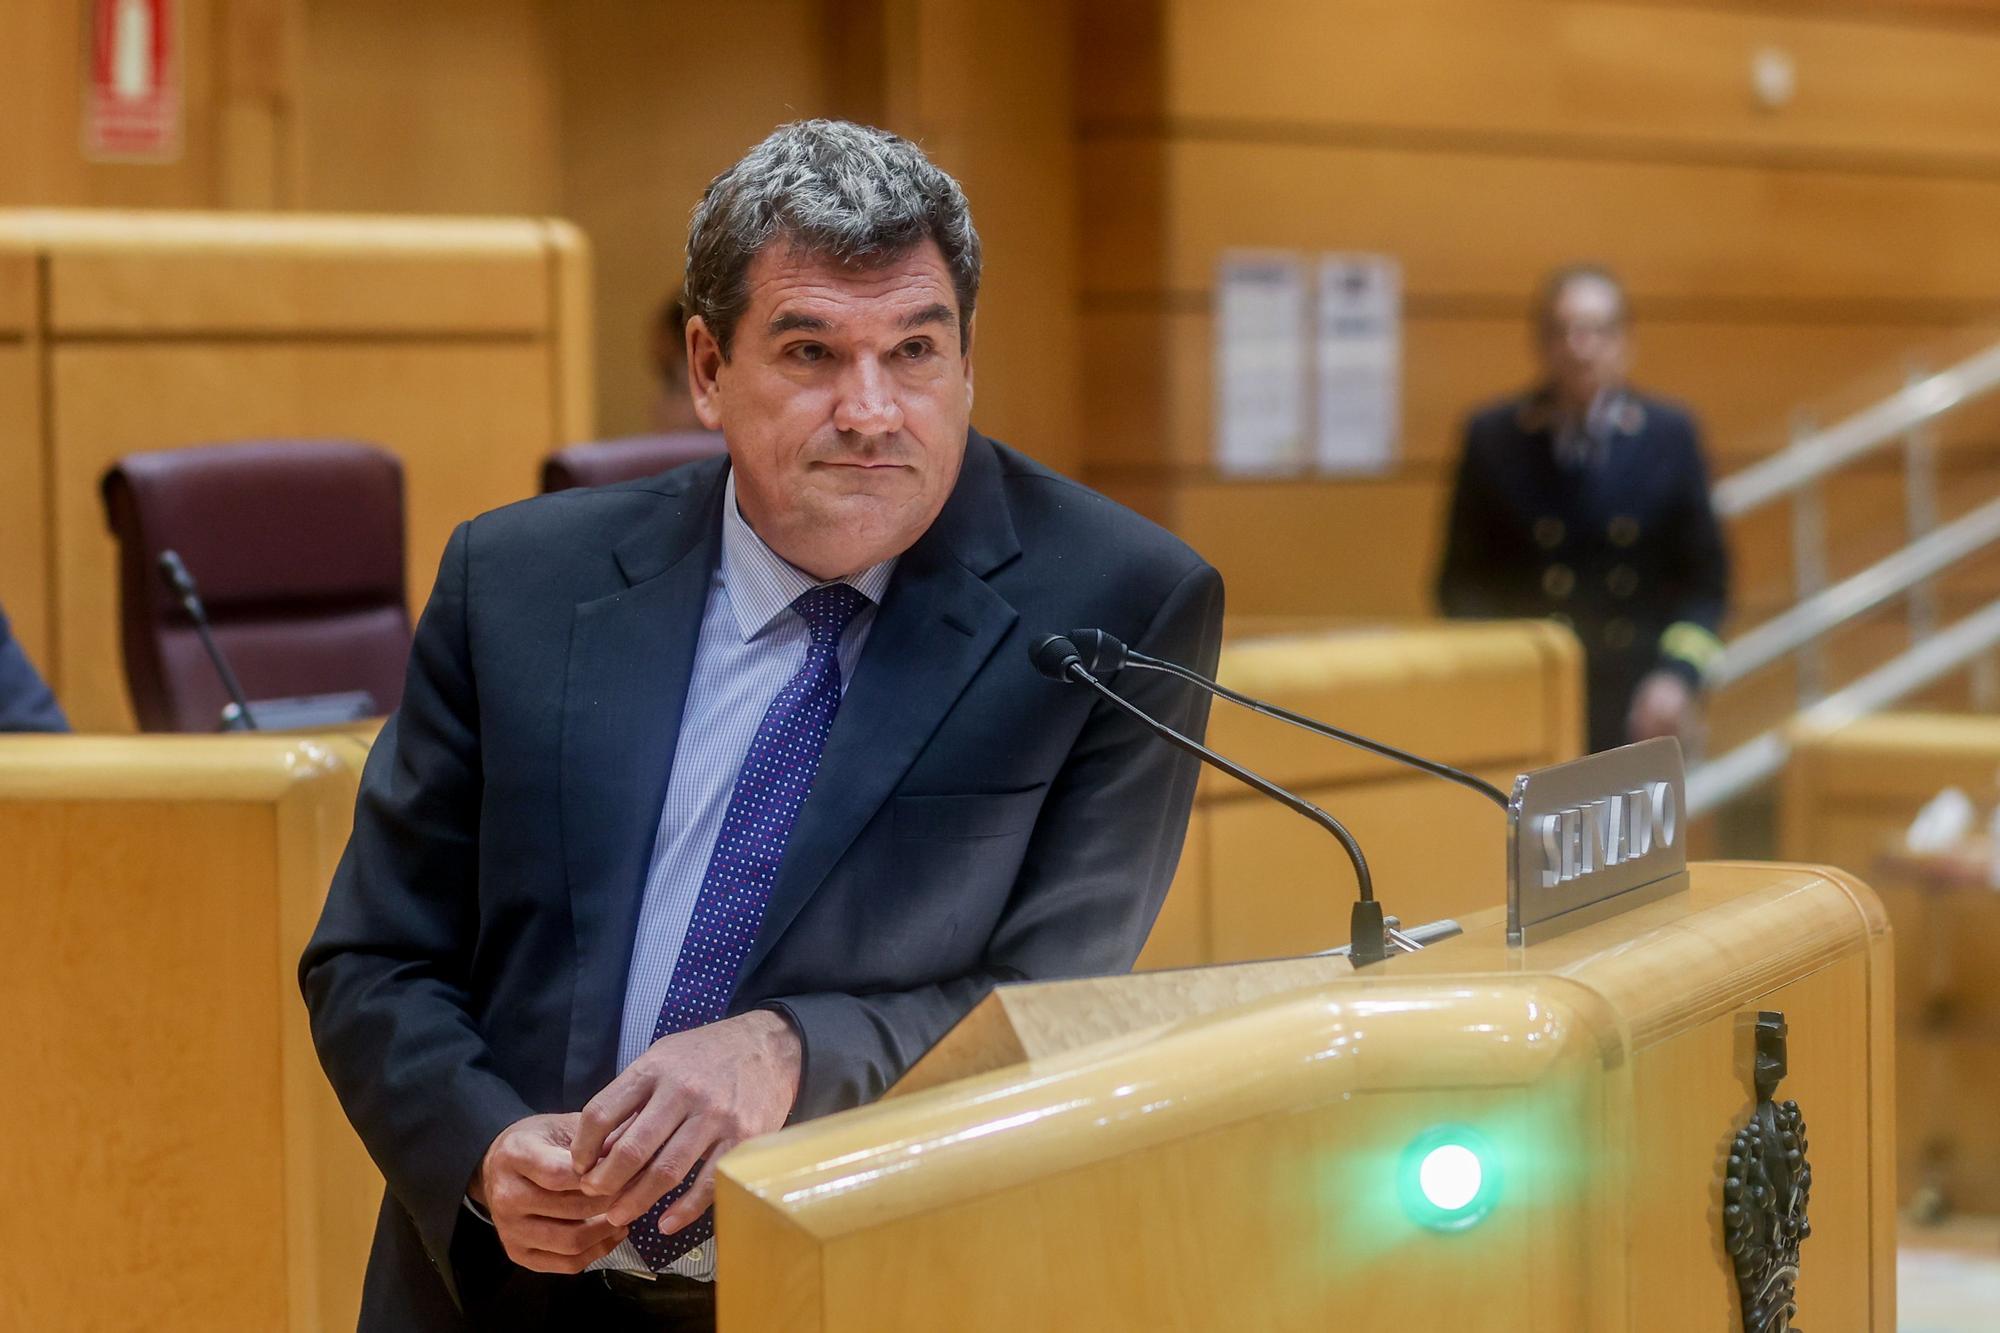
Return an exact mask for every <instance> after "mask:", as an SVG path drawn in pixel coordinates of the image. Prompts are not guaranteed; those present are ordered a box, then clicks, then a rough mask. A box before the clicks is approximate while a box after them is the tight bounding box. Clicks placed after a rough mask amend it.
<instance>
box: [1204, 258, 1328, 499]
mask: <svg viewBox="0 0 2000 1333" xmlns="http://www.w3.org/2000/svg"><path fill="white" fill-rule="evenodd" d="M1307 318H1308V309H1307V280H1306V268H1305V264H1304V263H1303V262H1302V261H1301V260H1299V259H1298V258H1296V257H1294V256H1291V255H1271V254H1249V253H1238V254H1225V255H1224V256H1223V257H1222V265H1221V272H1220V275H1219V282H1218V284H1217V293H1216V311H1215V328H1216V339H1215V345H1216V358H1215V359H1216V365H1215V383H1216V393H1215V411H1216V420H1215V465H1216V468H1217V470H1218V471H1220V472H1222V473H1223V474H1224V475H1225V476H1238V477H1241V476H1272V475H1278V474H1283V473H1287V472H1297V471H1299V470H1301V469H1302V468H1303V467H1304V465H1305V462H1306V401H1307V388H1306V382H1307V375H1308V373H1309V369H1310V367H1309V366H1308V363H1307V359H1308V352H1307Z"/></svg>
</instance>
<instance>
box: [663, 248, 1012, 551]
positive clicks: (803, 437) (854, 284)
mask: <svg viewBox="0 0 2000 1333" xmlns="http://www.w3.org/2000/svg"><path fill="white" fill-rule="evenodd" d="M746 286H747V289H748V294H749V301H748V304H747V305H746V307H745V309H744V311H743V316H742V318H741V319H740V320H739V321H738V322H737V325H736V331H735V336H734V343H733V345H732V346H731V348H730V355H729V358H728V359H727V360H724V359H723V357H722V349H721V347H720V346H719V345H718V344H717V343H716V341H715V337H714V335H713V334H712V333H710V332H709V330H708V328H707V326H706V325H705V324H704V322H703V321H702V320H701V319H700V318H695V319H691V320H689V321H688V356H689V360H690V362H691V363H692V366H693V382H694V392H695V409H696V411H697V412H699V413H700V416H701V420H702V423H703V424H704V425H706V426H707V427H708V428H709V429H710V430H720V431H721V432H722V434H723V437H724V439H725V440H727V442H728V444H729V456H730V459H731V460H732V462H733V464H734V466H735V470H736V495H737V503H738V504H739V505H740V506H741V508H742V510H743V516H744V518H745V519H747V520H748V521H749V523H750V526H751V527H752V528H753V529H755V530H756V532H757V535H758V536H760V537H762V538H763V539H764V541H765V543H766V544H767V545H769V546H770V547H771V549H772V550H774V551H776V552H777V553H778V554H779V555H781V556H783V557H784V558H785V559H786V560H789V561H790V562H791V563H792V564H794V565H796V566H798V567H799V568H800V569H802V570H804V571H805V572H807V573H808V574H811V575H813V576H814V577H815V578H822V579H834V578H842V577H845V576H846V575H849V574H854V573H858V572H859V571H861V570H863V569H866V568H868V567H869V566H870V565H874V564H877V563H879V562H881V561H883V560H886V559H888V558H889V557H890V556H893V555H900V554H901V553H902V552H904V551H906V550H908V549H909V547H910V546H911V544H912V543H914V542H915V541H916V540H917V538H918V537H920V536H922V535H923V533H924V531H925V529H927V528H929V527H930V525H931V522H932V520H934V519H935V518H936V517H937V515H938V511H939V510H941V509H942V508H944V502H945V500H946V498H947V497H949V496H950V494H951V490H952V487H953V485H955V484H956V483H957V481H958V469H959V465H960V463H962V462H963V461H964V457H965V431H966V422H967V420H968V418H969V417H970V415H971V412H972V355H971V352H970V350H968V349H969V342H970V340H969V338H968V337H965V336H962V332H963V331H961V330H960V328H959V325H958V298H957V295H956V294H955V292H954V291H953V289H952V284H951V272H950V270H949V269H948V268H947V267H946V266H945V262H944V256H943V254H942V253H940V252H939V250H938V248H937V245H936V243H935V242H933V241H929V240H926V241H925V242H924V243H923V244H922V245H921V246H919V247H918V248H916V249H915V250H912V251H911V252H910V253H909V254H907V255H903V256H901V257H899V258H896V259H894V260H891V261H889V262H888V263H886V264H883V265H881V266H879V267H877V268H871V269H863V270H856V269H850V268H846V267H844V266H842V265H841V264H839V263H837V262H834V261H830V260H825V259H820V258H817V257H815V256H813V255H811V254H806V253H801V252H799V251H798V250H796V249H795V248H794V247H792V246H791V245H789V244H787V243H785V242H784V241H783V240H779V241H776V242H774V243H772V244H771V245H768V246H766V247H765V248H764V249H763V250H762V251H760V252H759V253H758V254H757V257H756V258H755V259H753V260H752V261H751V263H750V268H749V272H748V274H747V275H746Z"/></svg>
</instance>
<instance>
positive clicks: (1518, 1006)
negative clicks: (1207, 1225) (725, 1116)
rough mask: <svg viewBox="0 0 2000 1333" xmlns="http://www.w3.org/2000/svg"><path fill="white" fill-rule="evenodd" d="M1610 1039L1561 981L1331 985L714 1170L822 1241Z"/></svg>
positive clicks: (1041, 1065) (1549, 1065) (812, 1132)
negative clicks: (999, 1191)
mask: <svg viewBox="0 0 2000 1333" xmlns="http://www.w3.org/2000/svg"><path fill="white" fill-rule="evenodd" d="M1447 1009H1448V1010H1449V1011H1450V1021H1441V1020H1440V1011H1441V1010H1447ZM1607 1028H1608V1029H1610V1030H1611V1031H1612V1032H1613V1033H1614V1034H1615V1030H1616V1024H1615V1022H1614V1021H1613V1016H1612V1015H1611V1014H1610V1013H1609V1012H1608V1011H1606V1010H1605V1009H1604V1008H1603V1006H1602V1005H1601V1004H1600V1003H1599V1001H1598V1000H1597V999H1596V997H1594V996H1592V995H1590V994H1589V993H1588V992H1587V990H1585V988H1583V987H1580V986H1577V985H1574V984H1573V983H1569V982H1567V981H1565V980H1563V979H1561V978H1549V977H1539V976H1523V977H1493V976H1476V977H1467V978H1456V979H1446V978H1426V979H1422V980H1419V981H1416V982H1407V983H1399V982H1397V981H1395V980H1393V979H1387V978H1385V979H1383V980H1381V981H1365V982H1358V984H1357V982H1356V981H1350V982H1346V983H1337V984H1334V985H1329V986H1323V987H1319V988H1315V989H1313V990H1309V991H1302V992H1293V993H1290V994H1285V995H1279V996H1274V997H1271V998H1270V999H1267V1000H1263V1001H1258V1002H1256V1003H1253V1004H1250V1005H1246V1006H1243V1007H1241V1008H1236V1009H1231V1010H1227V1011H1224V1012H1222V1013H1219V1014H1214V1015H1209V1016H1204V1017H1201V1018H1196V1019H1192V1020H1189V1021H1187V1022H1185V1023H1181V1024H1176V1025H1174V1026H1172V1027H1170V1028H1167V1029H1165V1030H1162V1031H1160V1032H1158V1033H1156V1034H1152V1035H1147V1034H1140V1035H1139V1036H1137V1037H1127V1038H1118V1039H1114V1040H1112V1041H1110V1042H1106V1043H1100V1044H1098V1045H1093V1046H1088V1047H1084V1048H1082V1049H1080V1050H1076V1051H1072V1052H1068V1053H1066V1054H1063V1055H1060V1056H1055V1057H1052V1058H1049V1059H1044V1060H1031V1061H1028V1062H1027V1063H1025V1064H1023V1065H1017V1066H1015V1067H1013V1068H1011V1069H1004V1070H1000V1071H997V1072H995V1073H992V1074H987V1075H982V1076H980V1077H977V1078H971V1079H965V1080H961V1081H959V1082H956V1083H951V1084H946V1085H944V1086H941V1087H937V1088H933V1089H930V1090H928V1091H925V1092H919V1093H915V1094H913V1095H911V1096H908V1097H904V1098H901V1099H898V1100H896V1101H893V1102H883V1103H877V1104H875V1105H872V1106H866V1107H861V1108H859V1109H857V1110H853V1111H848V1112H844V1113H841V1114H839V1115H834V1116H830V1117H827V1118H826V1119H824V1120H818V1121H813V1122H811V1123H808V1124H804V1125H799V1126H795V1127H794V1128H792V1129H790V1130H787V1131H785V1132H783V1133H781V1134H777V1135H773V1136H770V1137H767V1138H764V1139H760V1140H757V1141H755V1142H752V1143H750V1144H747V1145H745V1146H744V1147H742V1148H739V1149H737V1150H736V1151H735V1152H733V1153H731V1154H730V1155H729V1156H728V1157H726V1158H725V1159H724V1160H723V1161H722V1163H721V1165H720V1168H719V1169H720V1171H721V1173H722V1174H723V1176H724V1177H726V1178H727V1179H728V1180H730V1181H731V1182H733V1183H734V1184H736V1185H737V1186H739V1187H741V1188H742V1189H743V1190H745V1191H746V1192H747V1193H748V1194H750V1195H752V1196H754V1197H756V1198H757V1199H759V1200H761V1201H762V1203H763V1204H764V1205H765V1206H766V1207H769V1208H772V1209H776V1210H779V1211H783V1212H785V1213H787V1214H788V1215H790V1216H791V1217H792V1218H793V1219H794V1220H795V1221H796V1222H797V1223H798V1224H799V1225H800V1226H802V1227H804V1228H805V1229H806V1230H807V1231H809V1232H811V1233H812V1234H814V1235H816V1236H819V1237H822V1238H826V1237H831V1236H835V1235H839V1234H842V1233H846V1232H851V1231H855V1230H861V1229H865V1228H868V1227H871V1226H874V1225H877V1224H880V1223H882V1222H884V1221H887V1220H891V1219H893V1218H897V1217H905V1216H910V1215H913V1214H919V1213H923V1212H927V1211H930V1210H932V1209H935V1208H938V1207H942V1206H945V1205H947V1204H949V1203H953V1202H956V1201H960V1200H964V1199H967V1198H972V1197H976V1196H978V1195H980V1194H984V1193H987V1192H990V1191H991V1190H993V1189H995V1188H1000V1187H1002V1186H1005V1185H1014V1184H1020V1183H1023V1182H1026V1181H1029V1180H1033V1179H1037V1178H1042V1177H1045V1176H1050V1175H1055V1174H1058V1173H1061V1172H1064V1171H1069V1170H1073V1169H1076V1168H1078V1167H1081V1166H1084V1165H1086V1164H1088V1163H1090V1162H1094V1161H1100V1160H1104V1159H1105V1158H1107V1157H1112V1156H1118V1155H1122V1154H1125V1153H1129V1152H1133V1151H1137V1150H1140V1149H1143V1148H1146V1147H1148V1146H1151V1145H1154V1144H1158V1143H1163V1142H1168V1141H1172V1140H1176V1139H1182V1138H1186V1137H1188V1136H1191V1135H1195V1134H1201V1133H1206V1132H1208V1131H1210V1130H1214V1129H1219V1128H1221V1127H1224V1126H1227V1125H1231V1124H1236V1123H1240V1122H1242V1121H1244V1120H1247V1119H1252V1118H1255V1117H1258V1116H1263V1115H1270V1114H1278V1113H1290V1112H1294V1111H1297V1110H1298V1109H1300V1108H1302V1107H1310V1106H1314V1105H1321V1104H1324V1103H1327V1102H1332V1101H1338V1100H1340V1099H1342V1098H1344V1097H1347V1096H1351V1095H1354V1094H1356V1093H1363V1092H1368V1091H1371V1090H1377V1089H1389V1088H1407V1087H1429V1086H1437V1085H1439V1084H1440V1083H1447V1082H1448V1083H1450V1084H1452V1085H1455V1086H1460V1087H1467V1086H1514V1085H1519V1084H1523V1083H1530V1082H1536V1081H1539V1080H1542V1079H1545V1078H1548V1077H1551V1076H1553V1075H1555V1074H1558V1073H1569V1074H1576V1075H1580V1076H1581V1075H1588V1074H1590V1073H1593V1072H1601V1071H1602V1070H1603V1068H1604V1066H1605V1059H1604V1052H1605V1049H1606V1046H1605V1030H1606V1029H1607ZM1613 1040H1614V1041H1615V1035H1614V1038H1613ZM1364 1052H1365V1055H1364ZM1190 1071H1199V1077H1192V1078H1191V1077H1189V1072H1190ZM919 1168H920V1169H919Z"/></svg>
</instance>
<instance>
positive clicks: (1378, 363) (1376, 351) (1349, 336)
mask: <svg viewBox="0 0 2000 1333" xmlns="http://www.w3.org/2000/svg"><path fill="white" fill-rule="evenodd" d="M1318 313H1319V319H1318V327H1317V330H1316V333H1317V337H1316V339H1315V341H1316V342H1317V344H1318V348H1317V361H1318V366H1317V369H1318V372H1319V403H1318V407H1319V421H1318V425H1319V430H1318V432H1317V434H1318V437H1319V441H1318V448H1317V449H1316V450H1315V459H1316V461H1317V462H1318V464H1319V470H1320V471H1322V472H1387V471H1388V470H1389V469H1390V468H1392V467H1393V466H1395V462H1396V446H1397V442H1398V440H1399V438H1400V437H1401V435H1402V429H1403V428H1402V420H1401V417H1402V367H1403V347H1402V343H1403V281H1402V272H1401V270H1400V268H1399V267H1398V266H1397V263H1396V261H1395V260H1394V259H1392V258H1390V257H1389V256H1387V255H1359V254H1353V255H1325V256H1322V257H1321V259H1320V266H1319V312H1318Z"/></svg>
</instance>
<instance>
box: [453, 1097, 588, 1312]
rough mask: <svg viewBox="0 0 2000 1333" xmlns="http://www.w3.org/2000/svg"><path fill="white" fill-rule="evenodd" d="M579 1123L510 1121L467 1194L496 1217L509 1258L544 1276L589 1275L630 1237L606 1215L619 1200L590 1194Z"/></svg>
mask: <svg viewBox="0 0 2000 1333" xmlns="http://www.w3.org/2000/svg"><path fill="white" fill-rule="evenodd" d="M576 1121H577V1117H576V1114H575V1113H574V1112H571V1113H569V1114H567V1115H531V1116H529V1117H528V1118H527V1119H525V1120H517V1121H515V1122H514V1123H513V1124H511V1125H509V1126H507V1128H506V1129H504V1130H502V1131H501V1132H500V1137H499V1138H497V1139H495V1140H493V1145H492V1146H491V1147H489V1148H488V1149H487V1150H486V1160H485V1161H484V1162H481V1163H480V1165H479V1174H478V1175H477V1176H475V1177H474V1178H473V1181H472V1186H471V1188H470V1189H469V1190H467V1191H466V1192H467V1193H468V1194H469V1195H471V1197H472V1201H473V1202H474V1203H476V1204H478V1205H479V1206H480V1207H482V1208H484V1209H485V1210H486V1212H487V1215H488V1216H490V1217H491V1218H492V1219H493V1227H494V1230H496V1231H498V1232H499V1233H500V1243H501V1245H502V1246H504V1247H505V1248H506V1251H507V1257H508V1258H509V1259H512V1260H513V1261H514V1262H515V1263H517V1264H519V1265H521V1267H523V1268H528V1269H533V1270H534V1271H535V1272H537V1273H581V1272H582V1271H583V1270H584V1269H585V1268H588V1267H589V1266H590V1265H591V1264H594V1263H596V1262H597V1261H598V1260H599V1259H602V1258H603V1257H604V1256H605V1255H607V1254H609V1253H611V1252H612V1251H613V1250H615V1249H617V1248H618V1243H619V1242H620V1241H622V1240H624V1239H625V1228H624V1227H621V1226H613V1225H612V1224H611V1223H610V1222H608V1221H606V1220H605V1217H604V1209H605V1208H606V1206H607V1205H608V1204H609V1203H610V1202H611V1201H610V1200H609V1199H606V1198H602V1197H599V1196H597V1195H591V1194H585V1193H583V1182H582V1180H581V1179H580V1178H579V1177H578V1176H577V1174H576V1170H575V1168H574V1167H572V1166H571V1165H570V1146H571V1144H572V1143H573V1142H574V1141H575V1139H576Z"/></svg>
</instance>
